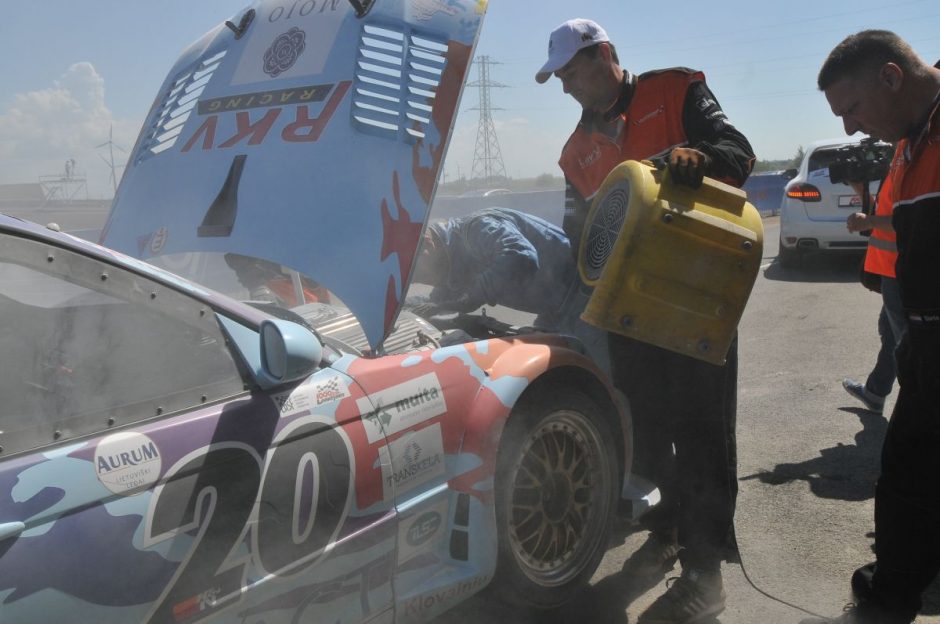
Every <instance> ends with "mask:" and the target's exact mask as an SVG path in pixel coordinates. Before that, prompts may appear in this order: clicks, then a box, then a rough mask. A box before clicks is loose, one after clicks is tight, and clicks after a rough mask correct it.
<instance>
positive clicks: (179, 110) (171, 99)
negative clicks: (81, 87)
mask: <svg viewBox="0 0 940 624" xmlns="http://www.w3.org/2000/svg"><path fill="white" fill-rule="evenodd" d="M224 56H225V50H223V51H222V52H218V53H216V54H213V55H212V56H210V57H208V58H206V59H204V60H202V61H200V62H199V63H198V64H197V65H196V66H195V67H193V68H190V69H187V70H185V71H183V72H180V75H179V76H178V77H177V78H176V80H174V81H173V84H172V86H171V87H170V90H169V91H168V92H167V94H166V95H165V96H164V98H163V101H162V103H161V105H160V108H159V109H158V110H159V112H158V113H157V116H156V118H155V119H154V122H153V125H152V126H151V128H150V131H149V132H148V133H147V134H146V135H145V136H144V138H143V143H142V144H141V149H140V156H139V158H138V162H140V161H141V160H143V159H145V158H149V157H150V156H153V155H155V154H159V153H160V152H164V151H166V150H168V149H170V148H171V147H173V145H174V144H175V143H176V140H177V139H178V138H179V135H180V133H181V132H182V131H183V125H184V124H185V123H186V120H187V119H189V115H190V114H191V113H192V111H193V109H194V108H195V107H196V103H197V102H198V101H199V96H200V95H202V92H203V91H205V89H206V85H208V84H209V80H211V79H212V74H213V73H215V70H216V69H218V68H219V65H220V64H221V63H222V58H223V57H224Z"/></svg>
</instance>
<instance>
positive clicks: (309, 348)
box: [257, 319, 323, 389]
mask: <svg viewBox="0 0 940 624" xmlns="http://www.w3.org/2000/svg"><path fill="white" fill-rule="evenodd" d="M260 340H261V370H260V371H259V374H258V379H257V381H258V383H259V385H261V386H262V387H263V388H266V389H267V388H273V387H275V386H279V385H281V384H285V383H290V382H292V381H298V380H300V379H304V378H305V377H308V376H310V375H311V374H313V373H314V372H315V371H316V370H317V368H318V367H319V365H320V361H321V358H322V357H323V345H322V344H321V343H320V341H319V340H318V339H317V337H316V335H314V333H313V332H311V331H310V330H309V329H307V328H306V327H304V326H302V325H299V324H297V323H293V322H291V321H284V320H280V319H276V320H266V321H264V322H262V323H261V338H260Z"/></svg>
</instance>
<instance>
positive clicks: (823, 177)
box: [777, 138, 891, 267]
mask: <svg viewBox="0 0 940 624" xmlns="http://www.w3.org/2000/svg"><path fill="white" fill-rule="evenodd" d="M859 142H860V140H859V139H852V138H843V139H830V140H826V141H817V142H815V143H812V144H811V145H810V146H809V147H808V148H807V150H806V152H805V154H804V155H803V162H801V163H800V168H799V169H798V170H797V174H796V176H795V177H794V178H793V179H792V180H791V181H790V182H789V184H787V187H786V190H785V192H784V195H783V200H782V201H781V204H780V251H779V253H778V255H777V257H778V259H779V260H780V264H781V265H782V266H783V267H793V266H797V265H798V264H799V263H800V262H801V260H802V258H803V256H804V254H806V253H807V252H815V251H822V252H827V253H828V252H846V251H864V249H865V248H866V246H867V245H868V238H867V237H865V236H862V235H860V234H857V233H851V232H849V231H848V230H847V229H846V227H845V220H846V218H847V217H848V216H849V215H850V214H852V213H853V212H857V211H859V210H861V207H862V200H861V198H860V197H859V196H858V195H857V194H856V193H855V191H853V190H852V187H850V186H849V185H848V184H845V183H838V184H833V183H832V181H831V180H830V179H829V166H830V164H832V163H833V161H835V160H836V158H838V156H839V152H838V150H839V149H840V148H843V147H848V146H852V145H858V144H859ZM878 147H879V148H881V149H883V150H890V149H891V146H890V145H888V144H887V143H879V144H878ZM878 184H879V182H878V181H877V180H876V181H873V182H872V183H871V185H870V186H869V188H870V190H871V193H872V196H873V197H874V194H875V192H876V191H877V190H878Z"/></svg>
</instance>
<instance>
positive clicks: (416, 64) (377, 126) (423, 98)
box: [352, 25, 447, 142]
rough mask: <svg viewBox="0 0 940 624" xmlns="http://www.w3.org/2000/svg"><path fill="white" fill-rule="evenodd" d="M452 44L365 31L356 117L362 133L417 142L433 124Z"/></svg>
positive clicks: (378, 30)
mask: <svg viewBox="0 0 940 624" xmlns="http://www.w3.org/2000/svg"><path fill="white" fill-rule="evenodd" d="M446 53H447V44H446V42H444V41H438V40H435V39H433V38H431V37H425V36H418V35H415V34H414V33H404V32H402V31H401V30H394V29H392V28H389V27H384V26H383V27H380V26H375V25H367V26H364V27H363V31H362V36H361V39H360V42H359V53H358V55H357V58H356V82H355V93H354V97H353V107H352V115H353V119H354V121H355V125H356V127H357V128H358V129H359V130H361V131H362V132H367V133H369V134H376V135H379V136H384V137H387V138H390V139H397V140H401V141H407V142H414V141H416V140H418V139H423V138H424V135H425V132H426V129H427V126H428V125H429V124H430V123H431V112H432V110H433V107H434V98H435V97H436V96H437V89H438V87H439V86H440V84H441V76H442V75H443V73H444V67H445V65H446V64H447V60H446V57H445V54H446Z"/></svg>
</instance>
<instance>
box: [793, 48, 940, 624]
mask: <svg viewBox="0 0 940 624" xmlns="http://www.w3.org/2000/svg"><path fill="white" fill-rule="evenodd" d="M817 83H818V86H819V88H820V89H821V90H822V91H823V92H824V93H825V94H826V100H827V101H828V102H829V106H830V108H831V109H832V112H833V114H834V115H836V116H837V117H841V118H842V123H843V125H844V126H845V132H846V134H850V135H851V134H855V133H856V132H858V131H862V132H864V133H866V134H868V135H870V136H872V137H874V138H876V139H881V140H883V141H887V142H889V143H894V142H895V141H897V142H898V144H897V147H896V149H895V152H894V158H893V159H892V161H891V166H890V168H889V170H888V177H887V179H886V182H885V185H884V186H883V188H882V191H881V193H882V194H887V200H888V201H890V202H891V204H890V205H891V206H892V207H893V212H892V213H891V224H892V225H893V227H894V232H895V235H896V237H897V249H898V256H897V260H896V261H895V266H894V268H895V274H896V279H897V285H898V288H899V290H900V293H901V304H902V306H903V309H904V312H905V314H906V315H907V332H906V333H905V334H904V335H903V336H902V337H901V344H900V345H899V346H898V349H897V353H896V357H897V373H898V385H899V386H900V388H901V389H900V392H899V393H898V398H897V402H896V403H895V405H894V413H893V414H892V415H891V419H890V421H889V422H888V430H887V432H886V433H885V440H884V444H883V447H882V450H881V474H880V475H879V477H878V484H877V486H876V487H875V562H874V563H873V564H868V565H866V566H863V567H861V568H859V569H858V570H856V572H855V574H854V575H853V577H852V590H853V592H854V593H855V599H856V604H855V605H853V606H852V607H851V609H850V610H848V611H846V612H845V613H843V614H842V615H841V616H840V617H838V618H835V619H832V620H827V619H818V618H813V619H807V620H804V621H803V622H804V624H816V623H819V622H842V623H843V624H875V623H877V624H896V623H897V624H902V623H903V624H907V623H908V622H911V621H913V620H914V618H915V617H916V616H917V613H918V611H920V607H921V594H922V593H923V591H924V590H925V589H926V588H927V587H928V585H930V583H931V582H932V581H933V579H934V577H936V576H937V572H938V571H940V452H938V451H940V402H938V398H940V277H938V275H937V272H938V270H940V68H938V67H937V66H934V67H931V66H930V65H929V64H927V63H925V62H924V61H923V60H922V59H921V58H920V57H918V56H917V54H916V53H915V52H914V50H913V49H911V46H910V45H909V44H908V43H907V42H905V41H904V40H903V39H901V38H900V37H898V36H897V35H896V34H894V33H892V32H888V31H885V30H865V31H862V32H859V33H857V34H854V35H851V36H849V37H847V38H846V39H844V40H843V41H842V42H841V43H840V44H839V45H837V46H836V47H835V48H834V49H833V50H832V52H830V53H829V57H828V58H827V59H826V61H825V62H824V63H823V66H822V69H820V70H819V78H818V80H817ZM880 199H881V198H879V200H880Z"/></svg>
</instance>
